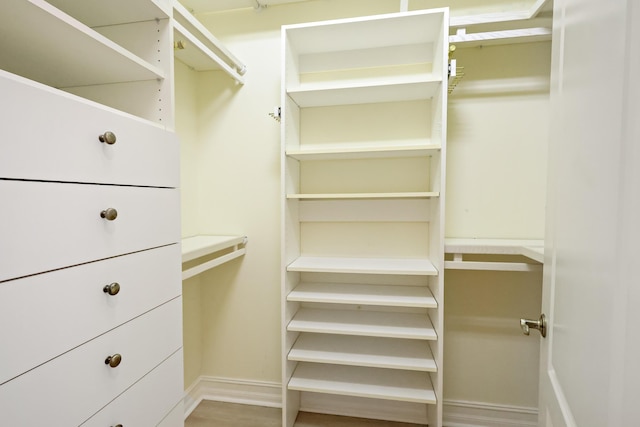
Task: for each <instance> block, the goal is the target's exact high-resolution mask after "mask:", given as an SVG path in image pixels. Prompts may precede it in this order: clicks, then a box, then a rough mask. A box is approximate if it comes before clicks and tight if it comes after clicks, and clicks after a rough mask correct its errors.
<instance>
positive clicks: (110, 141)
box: [98, 131, 116, 145]
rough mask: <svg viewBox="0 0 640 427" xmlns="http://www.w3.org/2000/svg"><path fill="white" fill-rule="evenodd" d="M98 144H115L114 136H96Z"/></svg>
mask: <svg viewBox="0 0 640 427" xmlns="http://www.w3.org/2000/svg"><path fill="white" fill-rule="evenodd" d="M98 139H99V140H100V142H104V143H105V144H109V145H113V144H115V143H116V134H115V133H113V132H109V131H107V132H105V133H103V134H102V135H100V136H98Z"/></svg>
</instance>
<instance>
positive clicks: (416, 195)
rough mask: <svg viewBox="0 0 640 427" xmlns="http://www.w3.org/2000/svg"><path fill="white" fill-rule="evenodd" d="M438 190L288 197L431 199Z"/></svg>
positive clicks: (437, 194) (292, 195)
mask: <svg viewBox="0 0 640 427" xmlns="http://www.w3.org/2000/svg"><path fill="white" fill-rule="evenodd" d="M438 196H440V193H439V192H438V191H418V192H402V193H321V194H287V199H299V200H329V199H429V198H432V197H438Z"/></svg>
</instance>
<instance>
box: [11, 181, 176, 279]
mask: <svg viewBox="0 0 640 427" xmlns="http://www.w3.org/2000/svg"><path fill="white" fill-rule="evenodd" d="M0 200H3V201H5V202H4V203H2V209H1V210H0V236H2V239H0V254H1V256H0V281H3V280H8V279H13V278H17V277H22V276H26V275H29V274H35V273H40V272H44V271H49V270H53V269H57V268H61V267H67V266H70V265H75V264H80V263H84V262H89V261H94V260H98V259H103V258H107V257H111V256H115V255H121V254H125V253H130V252H134V251H139V250H143V249H148V248H153V247H158V246H162V245H167V244H170V243H175V242H178V241H179V240H180V195H179V192H178V190H176V189H166V188H145V187H119V186H112V185H88V184H60V183H48V182H31V181H11V180H0ZM7 201H8V202H7ZM107 208H115V209H116V210H117V212H118V216H117V218H116V219H115V220H113V221H108V220H107V219H103V218H101V217H100V213H101V212H102V211H103V210H105V209H107Z"/></svg>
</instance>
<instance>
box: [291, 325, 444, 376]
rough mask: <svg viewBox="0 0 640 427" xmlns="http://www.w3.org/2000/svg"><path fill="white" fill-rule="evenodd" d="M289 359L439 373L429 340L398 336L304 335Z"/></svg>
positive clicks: (299, 339)
mask: <svg viewBox="0 0 640 427" xmlns="http://www.w3.org/2000/svg"><path fill="white" fill-rule="evenodd" d="M288 359H289V360H292V361H298V362H314V363H327V364H335V365H350V366H365V367H371V368H388V369H406V370H412V371H425V372H437V370H438V369H437V366H436V363H435V361H434V359H433V356H432V354H431V350H430V348H429V343H428V342H427V341H422V340H403V339H397V338H377V337H353V336H346V335H329V334H307V333H303V334H300V336H299V337H298V339H297V340H296V342H295V343H294V345H293V348H292V349H291V350H290V351H289V356H288Z"/></svg>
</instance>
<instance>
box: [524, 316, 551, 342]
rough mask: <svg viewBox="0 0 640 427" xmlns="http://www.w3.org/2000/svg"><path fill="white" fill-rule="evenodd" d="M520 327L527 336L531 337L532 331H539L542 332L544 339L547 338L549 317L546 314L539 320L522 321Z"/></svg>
mask: <svg viewBox="0 0 640 427" xmlns="http://www.w3.org/2000/svg"><path fill="white" fill-rule="evenodd" d="M520 327H521V328H522V332H523V333H524V334H525V335H529V332H530V330H531V329H537V330H538V331H540V335H542V338H546V336H547V317H546V316H545V315H544V314H541V315H540V318H539V319H538V320H529V319H520Z"/></svg>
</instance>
